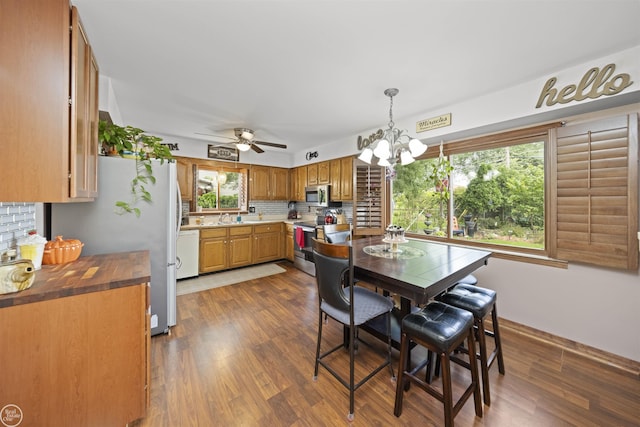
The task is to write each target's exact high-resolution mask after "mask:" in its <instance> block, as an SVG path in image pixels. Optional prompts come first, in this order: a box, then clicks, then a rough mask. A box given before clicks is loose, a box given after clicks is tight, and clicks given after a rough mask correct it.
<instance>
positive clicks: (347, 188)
mask: <svg viewBox="0 0 640 427" xmlns="http://www.w3.org/2000/svg"><path fill="white" fill-rule="evenodd" d="M340 177H341V183H340V197H341V200H343V201H345V202H347V201H351V200H353V157H344V158H342V159H340Z"/></svg>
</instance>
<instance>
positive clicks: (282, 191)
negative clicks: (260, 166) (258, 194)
mask: <svg viewBox="0 0 640 427" xmlns="http://www.w3.org/2000/svg"><path fill="white" fill-rule="evenodd" d="M269 191H270V193H271V194H270V196H271V200H289V170H288V169H285V168H271V171H270V188H269Z"/></svg>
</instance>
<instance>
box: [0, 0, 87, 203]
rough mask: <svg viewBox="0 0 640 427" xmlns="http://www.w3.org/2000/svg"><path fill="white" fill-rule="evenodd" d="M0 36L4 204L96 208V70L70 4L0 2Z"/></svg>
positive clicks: (0, 190)
mask: <svg viewBox="0 0 640 427" xmlns="http://www.w3.org/2000/svg"><path fill="white" fill-rule="evenodd" d="M73 13H74V14H75V13H76V12H75V8H74V12H73ZM75 16H76V17H77V14H76V15H75ZM0 28H2V30H3V31H2V33H3V36H2V37H0V51H1V52H2V73H3V75H4V76H5V78H2V79H0V93H1V94H2V102H1V103H0V130H1V132H2V160H1V162H2V163H1V167H0V181H1V182H4V183H11V185H2V186H0V200H7V201H15V202H69V201H83V200H91V197H93V196H95V191H96V188H97V182H96V176H97V175H96V170H97V168H96V164H97V154H98V146H97V138H98V136H97V135H98V133H97V132H98V128H97V117H98V111H97V108H98V103H97V94H98V90H97V89H98V84H97V76H98V67H97V63H96V61H95V58H93V55H92V54H91V48H90V45H89V43H88V40H87V38H86V34H84V32H83V31H82V27H81V25H80V22H79V20H74V21H73V25H72V19H71V9H70V7H69V1H68V0H32V1H29V4H28V7H27V6H26V5H25V4H24V2H22V1H20V0H7V1H3V4H2V13H0ZM70 28H71V34H69V29H70ZM72 40H73V46H72ZM72 110H73V111H72Z"/></svg>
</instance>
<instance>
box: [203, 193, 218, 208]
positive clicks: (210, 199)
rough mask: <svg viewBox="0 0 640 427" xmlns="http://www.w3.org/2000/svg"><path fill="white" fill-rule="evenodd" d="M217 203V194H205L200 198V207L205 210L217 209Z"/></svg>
mask: <svg viewBox="0 0 640 427" xmlns="http://www.w3.org/2000/svg"><path fill="white" fill-rule="evenodd" d="M216 201H217V197H216V193H204V194H202V195H200V196H198V206H201V207H203V208H215V207H216Z"/></svg>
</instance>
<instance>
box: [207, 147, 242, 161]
mask: <svg viewBox="0 0 640 427" xmlns="http://www.w3.org/2000/svg"><path fill="white" fill-rule="evenodd" d="M207 157H208V158H210V159H216V160H230V161H233V162H237V161H238V159H239V158H240V152H239V151H238V149H237V148H236V147H235V145H233V144H223V145H213V144H209V147H208V149H207Z"/></svg>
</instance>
